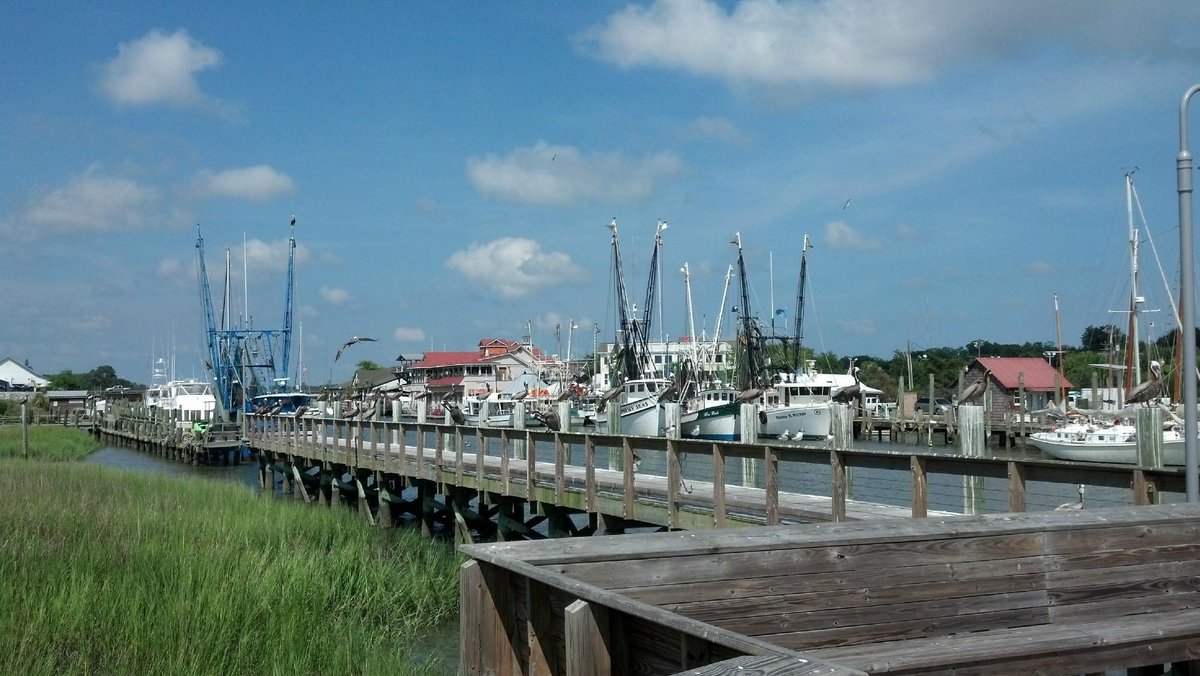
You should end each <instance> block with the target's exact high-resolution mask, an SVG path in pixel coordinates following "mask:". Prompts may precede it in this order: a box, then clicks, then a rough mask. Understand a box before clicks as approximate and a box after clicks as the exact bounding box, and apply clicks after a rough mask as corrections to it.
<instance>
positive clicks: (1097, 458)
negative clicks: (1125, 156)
mask: <svg viewBox="0 0 1200 676" xmlns="http://www.w3.org/2000/svg"><path fill="white" fill-rule="evenodd" d="M1133 202H1134V188H1133V176H1132V175H1131V174H1128V173H1127V174H1125V205H1126V216H1127V220H1128V226H1129V258H1130V297H1129V307H1130V309H1129V312H1130V323H1129V327H1130V331H1129V350H1130V353H1131V354H1130V357H1131V361H1132V363H1133V369H1134V370H1133V373H1134V378H1135V382H1137V381H1140V380H1141V367H1140V362H1141V353H1140V351H1139V343H1140V342H1141V341H1140V340H1139V336H1138V314H1139V312H1140V306H1141V305H1142V304H1143V303H1144V302H1145V298H1143V297H1142V296H1141V294H1140V292H1139V290H1138V277H1139V264H1138V258H1139V256H1138V231H1137V229H1136V228H1134V225H1133ZM1103 366H1107V365H1103ZM1120 368H1123V367H1120ZM1163 389H1164V384H1163V381H1162V371H1161V366H1160V365H1159V362H1157V361H1151V362H1150V379H1149V380H1147V381H1145V382H1143V383H1140V384H1139V385H1138V386H1137V387H1136V388H1132V389H1130V391H1129V394H1128V395H1127V396H1126V401H1125V402H1121V403H1122V404H1126V405H1128V404H1130V403H1134V404H1135V405H1136V404H1137V403H1150V401H1152V400H1157V399H1159V398H1160V397H1161V394H1162V390H1163ZM1147 392H1148V393H1149V395H1148V396H1143V395H1145V393H1147ZM1135 400H1136V401H1135ZM1156 403H1157V402H1156ZM1134 415H1135V414H1134V412H1133V411H1132V410H1131V409H1129V408H1124V409H1117V410H1110V411H1103V410H1097V411H1092V412H1090V415H1087V416H1086V417H1085V416H1084V415H1082V414H1078V415H1075V416H1073V417H1074V418H1075V419H1073V420H1070V421H1068V422H1066V423H1064V424H1062V425H1058V426H1056V427H1055V428H1054V429H1052V430H1049V431H1047V432H1036V433H1034V434H1031V435H1030V436H1029V443H1030V444H1031V445H1032V446H1034V447H1035V448H1037V449H1038V450H1040V451H1042V452H1043V453H1045V454H1046V455H1049V456H1051V457H1053V458H1057V459H1060V460H1074V461H1081V462H1110V463H1122V464H1137V463H1138V462H1139V455H1138V447H1137V429H1136V428H1135V426H1134V425H1133V424H1131V422H1132V420H1133V419H1134ZM1162 435H1163V445H1162V460H1163V464H1166V465H1182V464H1183V462H1184V443H1183V442H1184V437H1183V425H1182V421H1179V420H1178V419H1175V418H1173V417H1172V419H1171V420H1169V421H1168V422H1167V423H1166V424H1165V425H1164V427H1163V430H1162Z"/></svg>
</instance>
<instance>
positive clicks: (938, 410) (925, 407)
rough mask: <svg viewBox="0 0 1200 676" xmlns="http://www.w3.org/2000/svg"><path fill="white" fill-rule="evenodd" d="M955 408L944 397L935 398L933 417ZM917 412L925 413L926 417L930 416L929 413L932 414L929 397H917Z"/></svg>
mask: <svg viewBox="0 0 1200 676" xmlns="http://www.w3.org/2000/svg"><path fill="white" fill-rule="evenodd" d="M953 408H954V404H951V403H950V400H949V399H946V398H944V397H934V398H933V415H942V414H944V413H946V412H948V411H950V410H952V409H953ZM915 410H917V411H920V412H921V413H924V414H925V415H929V413H930V411H929V397H924V396H923V397H917V404H916V408H915Z"/></svg>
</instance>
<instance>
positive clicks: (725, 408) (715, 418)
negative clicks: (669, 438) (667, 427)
mask: <svg viewBox="0 0 1200 676" xmlns="http://www.w3.org/2000/svg"><path fill="white" fill-rule="evenodd" d="M740 410H741V404H740V403H738V402H734V403H729V404H721V405H720V406H711V407H709V408H704V409H701V410H699V411H693V412H691V413H685V414H683V415H682V416H680V418H679V429H680V436H682V437H683V438H684V439H711V440H714V441H737V440H738V422H739V419H740Z"/></svg>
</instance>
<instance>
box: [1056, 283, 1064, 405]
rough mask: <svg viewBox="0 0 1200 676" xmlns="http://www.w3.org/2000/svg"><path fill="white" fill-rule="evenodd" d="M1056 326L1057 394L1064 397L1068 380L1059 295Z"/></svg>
mask: <svg viewBox="0 0 1200 676" xmlns="http://www.w3.org/2000/svg"><path fill="white" fill-rule="evenodd" d="M1054 325H1055V326H1056V327H1057V328H1058V391H1056V392H1055V394H1057V395H1059V396H1060V397H1062V393H1063V392H1064V391H1065V390H1066V387H1067V378H1066V375H1065V374H1064V373H1063V347H1062V318H1061V317H1059V314H1058V294H1057V293H1056V294H1054ZM1062 399H1066V397H1062ZM1060 401H1061V400H1060Z"/></svg>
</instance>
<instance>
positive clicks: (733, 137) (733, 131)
mask: <svg viewBox="0 0 1200 676" xmlns="http://www.w3.org/2000/svg"><path fill="white" fill-rule="evenodd" d="M684 135H685V136H689V137H692V138H706V139H714V140H717V141H729V142H731V143H741V142H743V141H745V140H746V135H745V134H744V133H742V130H741V129H739V128H738V126H737V125H736V124H734V123H733V122H731V121H730V120H729V119H727V118H724V117H698V118H696V119H695V120H692V121H691V123H689V124H688V125H687V127H685V128H684Z"/></svg>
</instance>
